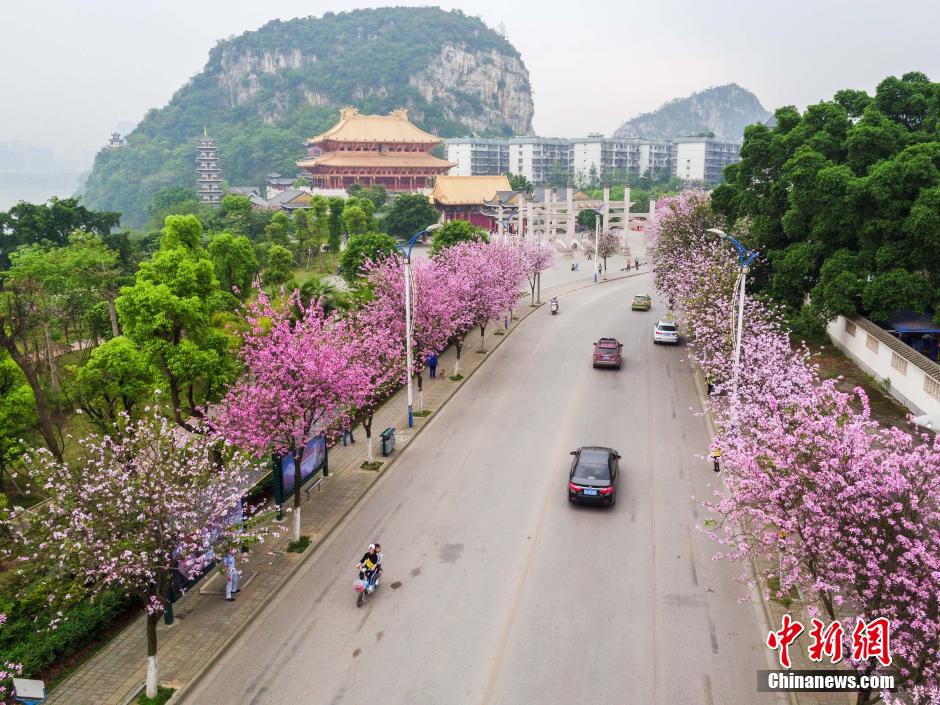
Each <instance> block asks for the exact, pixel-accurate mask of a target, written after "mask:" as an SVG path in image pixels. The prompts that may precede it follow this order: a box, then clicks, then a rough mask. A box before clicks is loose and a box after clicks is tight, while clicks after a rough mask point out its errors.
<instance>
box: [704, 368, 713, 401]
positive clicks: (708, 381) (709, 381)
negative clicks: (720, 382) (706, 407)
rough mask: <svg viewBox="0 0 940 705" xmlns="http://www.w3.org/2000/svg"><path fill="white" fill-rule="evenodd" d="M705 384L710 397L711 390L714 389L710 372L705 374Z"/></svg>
mask: <svg viewBox="0 0 940 705" xmlns="http://www.w3.org/2000/svg"><path fill="white" fill-rule="evenodd" d="M705 384H706V386H707V387H708V396H711V395H712V389H713V388H714V387H715V377H714V375H712V373H711V372H706V373H705Z"/></svg>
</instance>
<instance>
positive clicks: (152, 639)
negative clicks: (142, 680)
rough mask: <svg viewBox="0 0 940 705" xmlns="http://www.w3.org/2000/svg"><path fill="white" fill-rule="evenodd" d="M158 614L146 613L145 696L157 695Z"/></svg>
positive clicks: (152, 696) (153, 696)
mask: <svg viewBox="0 0 940 705" xmlns="http://www.w3.org/2000/svg"><path fill="white" fill-rule="evenodd" d="M159 619H160V615H159V614H150V613H148V614H147V688H146V691H147V697H148V698H155V697H157V621H158V620H159Z"/></svg>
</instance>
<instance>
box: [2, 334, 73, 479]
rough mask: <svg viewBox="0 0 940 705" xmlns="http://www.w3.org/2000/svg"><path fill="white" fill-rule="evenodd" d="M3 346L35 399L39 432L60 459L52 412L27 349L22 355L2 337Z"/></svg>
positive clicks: (59, 448) (51, 451)
mask: <svg viewBox="0 0 940 705" xmlns="http://www.w3.org/2000/svg"><path fill="white" fill-rule="evenodd" d="M3 347H5V348H6V349H7V352H9V353H10V357H11V358H13V362H15V363H16V365H17V367H19V368H20V370H21V371H22V372H23V376H24V377H26V381H27V383H29V388H30V389H31V390H32V392H33V398H34V399H35V401H36V418H37V420H38V421H39V432H40V433H41V434H42V439H43V440H44V441H45V442H46V447H47V448H48V449H49V452H50V453H52V455H54V456H55V458H56V460H62V448H61V446H60V445H59V438H58V436H56V432H55V428H54V424H53V423H52V412H51V411H50V409H49V404H48V402H47V401H46V392H45V390H43V388H42V382H41V381H40V379H39V373H38V372H37V371H36V368H35V367H33V366H32V365H30V364H29V349H28V348H27V352H26V356H23V355H22V354H21V353H20V351H19V349H18V348H17V347H16V343H15V342H14V341H13V340H11V339H10V338H5V339H4V346H3ZM36 364H37V365H38V364H39V360H37V361H36Z"/></svg>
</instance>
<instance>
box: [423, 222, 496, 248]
mask: <svg viewBox="0 0 940 705" xmlns="http://www.w3.org/2000/svg"><path fill="white" fill-rule="evenodd" d="M479 240H482V241H483V242H489V235H487V234H486V231H485V230H484V229H483V228H478V227H477V226H476V225H472V224H471V223H469V222H467V221H466V220H450V221H448V222H446V223H444V225H442V226H441V227H439V228H438V229H437V230H435V231H434V235H433V236H432V237H431V255H436V254H437V253H438V252H440V251H441V250H443V249H444V248H445V247H451V246H452V245H456V244H457V243H458V242H477V241H479Z"/></svg>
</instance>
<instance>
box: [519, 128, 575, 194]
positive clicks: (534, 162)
mask: <svg viewBox="0 0 940 705" xmlns="http://www.w3.org/2000/svg"><path fill="white" fill-rule="evenodd" d="M508 141H509V171H510V172H512V173H513V174H522V175H523V176H525V177H526V178H527V179H528V180H529V181H531V182H532V183H533V184H544V183H545V182H546V181H548V180H559V178H560V177H564V178H565V179H566V180H567V179H569V178H570V177H571V175H572V170H571V147H570V144H569V142H568V140H566V139H558V138H551V137H510V138H509V140H508Z"/></svg>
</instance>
